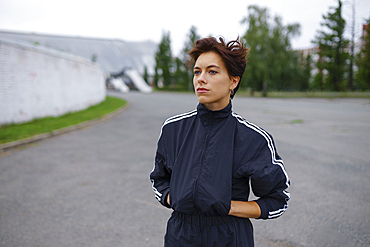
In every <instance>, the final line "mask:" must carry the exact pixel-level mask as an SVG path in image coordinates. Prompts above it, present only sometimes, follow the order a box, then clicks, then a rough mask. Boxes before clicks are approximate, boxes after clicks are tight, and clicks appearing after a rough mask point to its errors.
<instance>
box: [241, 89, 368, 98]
mask: <svg viewBox="0 0 370 247" xmlns="http://www.w3.org/2000/svg"><path fill="white" fill-rule="evenodd" d="M238 96H240V97H252V96H251V95H250V91H249V90H239V91H238V92H237V93H236V96H235V97H238ZM253 97H262V92H255V93H254V96H253ZM267 97H268V98H326V99H333V98H368V99H370V92H324V91H323V92H268V94H267Z"/></svg>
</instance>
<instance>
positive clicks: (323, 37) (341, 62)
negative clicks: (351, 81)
mask: <svg viewBox="0 0 370 247" xmlns="http://www.w3.org/2000/svg"><path fill="white" fill-rule="evenodd" d="M330 9H331V10H333V12H331V13H330V12H329V13H328V14H327V15H323V19H324V22H323V23H321V26H323V27H326V29H327V31H319V32H318V35H317V36H316V38H315V40H314V41H313V43H314V44H317V45H318V47H319V51H318V54H319V57H320V59H319V61H318V63H317V67H318V69H319V73H320V74H321V75H318V76H316V78H317V79H319V80H323V81H318V82H316V83H317V84H318V85H322V88H324V89H329V90H334V91H340V90H344V89H345V87H346V85H345V73H346V69H347V67H348V66H347V60H348V59H349V54H348V52H347V51H346V48H347V46H348V44H349V41H348V40H347V39H346V38H345V37H344V31H345V26H346V21H345V20H344V19H343V17H342V1H341V0H339V1H338V7H337V8H334V7H331V8H330ZM325 73H327V75H325ZM322 88H321V89H322Z"/></svg>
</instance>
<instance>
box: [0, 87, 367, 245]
mask: <svg viewBox="0 0 370 247" xmlns="http://www.w3.org/2000/svg"><path fill="white" fill-rule="evenodd" d="M111 94H112V93H111ZM113 94H114V95H117V96H119V97H122V98H125V99H127V100H128V101H129V102H130V107H129V109H128V110H127V111H125V112H123V113H122V114H120V115H118V116H117V117H115V118H114V119H112V120H109V121H106V122H104V123H101V124H99V125H95V126H91V127H89V128H85V129H81V130H77V131H74V132H71V133H68V134H64V135H61V136H56V137H53V138H50V139H46V140H44V141H41V142H37V143H35V144H32V145H29V146H26V147H23V148H20V149H17V150H11V151H8V152H5V153H2V154H0V246H17V247H21V246H27V247H28V246H56V247H59V246H89V247H90V246H127V247H132V246H144V247H145V246H163V235H164V232H165V227H166V221H167V219H168V217H169V215H170V213H171V211H170V210H168V209H166V208H164V207H162V206H161V205H160V204H159V203H158V202H157V201H156V200H155V198H154V194H153V193H152V190H151V184H150V182H149V179H148V175H149V173H150V171H151V170H152V167H153V158H154V154H155V149H156V142H157V139H158V135H159V132H160V127H161V125H162V122H163V121H164V120H165V119H166V118H167V117H169V116H172V115H174V114H177V113H182V112H186V111H189V110H192V109H194V108H195V107H196V105H197V100H196V98H195V96H194V95H191V94H176V93H173V94H170V93H152V94H140V93H130V94H119V93H113ZM233 108H234V111H235V112H237V113H239V114H240V115H242V116H244V117H245V118H246V119H247V120H249V121H250V122H253V123H255V124H258V125H260V126H261V127H263V128H264V129H266V130H267V131H268V132H270V133H271V134H272V135H273V136H274V138H275V142H276V145H277V148H278V152H279V154H280V155H281V156H282V158H283V159H284V162H285V166H286V169H287V171H288V174H289V177H290V179H291V181H292V185H291V187H290V189H289V192H290V193H291V195H292V199H291V200H290V204H289V209H288V210H287V212H286V213H285V214H284V215H283V216H282V217H280V218H278V219H276V220H253V221H252V222H253V224H254V226H255V239H256V246H258V247H259V246H262V247H264V246H266V247H267V246H268V247H271V246H277V247H293V246H307V247H308V246H312V247H317V246H370V233H369V232H370V182H369V178H370V148H369V147H370V100H369V99H333V100H326V99H269V98H267V99H262V98H241V97H240V98H239V97H237V98H236V99H234V102H233Z"/></svg>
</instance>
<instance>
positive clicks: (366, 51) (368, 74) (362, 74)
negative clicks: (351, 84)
mask: <svg viewBox="0 0 370 247" xmlns="http://www.w3.org/2000/svg"><path fill="white" fill-rule="evenodd" d="M366 23H367V29H366V31H365V33H364V35H363V37H362V43H361V44H362V45H361V52H360V53H359V54H358V58H357V62H356V64H357V66H358V72H357V75H356V84H357V88H358V89H360V90H365V89H367V90H369V89H370V18H369V19H368V20H367V21H366Z"/></svg>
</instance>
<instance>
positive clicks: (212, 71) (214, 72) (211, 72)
mask: <svg viewBox="0 0 370 247" xmlns="http://www.w3.org/2000/svg"><path fill="white" fill-rule="evenodd" d="M209 73H210V74H211V75H214V74H217V71H215V70H210V71H209Z"/></svg>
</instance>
